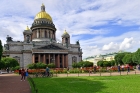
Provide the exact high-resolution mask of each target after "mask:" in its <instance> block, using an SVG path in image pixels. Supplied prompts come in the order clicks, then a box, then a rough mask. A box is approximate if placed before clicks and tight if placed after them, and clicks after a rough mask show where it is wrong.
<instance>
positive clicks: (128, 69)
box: [118, 64, 130, 72]
mask: <svg viewBox="0 0 140 93" xmlns="http://www.w3.org/2000/svg"><path fill="white" fill-rule="evenodd" d="M124 68H125V66H124V65H122V66H120V65H118V72H120V71H121V70H122V71H124ZM126 68H127V71H128V72H130V66H129V64H128V65H126Z"/></svg>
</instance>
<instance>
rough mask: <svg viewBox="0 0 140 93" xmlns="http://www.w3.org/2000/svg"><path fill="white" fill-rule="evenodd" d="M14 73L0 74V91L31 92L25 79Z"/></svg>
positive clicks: (2, 92) (0, 92) (6, 92)
mask: <svg viewBox="0 0 140 93" xmlns="http://www.w3.org/2000/svg"><path fill="white" fill-rule="evenodd" d="M20 78H21V76H19V75H16V74H0V93H31V91H30V85H29V82H28V81H27V80H25V81H20Z"/></svg>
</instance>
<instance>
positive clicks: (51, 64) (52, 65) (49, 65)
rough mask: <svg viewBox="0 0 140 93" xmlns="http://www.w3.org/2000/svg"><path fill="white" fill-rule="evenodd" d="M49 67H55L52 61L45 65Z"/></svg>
mask: <svg viewBox="0 0 140 93" xmlns="http://www.w3.org/2000/svg"><path fill="white" fill-rule="evenodd" d="M47 66H48V67H49V68H55V64H54V63H50V64H48V65H47Z"/></svg>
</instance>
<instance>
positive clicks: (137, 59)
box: [132, 48, 140, 64]
mask: <svg viewBox="0 0 140 93" xmlns="http://www.w3.org/2000/svg"><path fill="white" fill-rule="evenodd" d="M132 60H133V62H134V63H136V64H140V48H139V49H138V50H137V51H136V52H135V53H134V54H133V57H132Z"/></svg>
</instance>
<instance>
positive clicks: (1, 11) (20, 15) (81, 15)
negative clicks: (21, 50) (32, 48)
mask: <svg viewBox="0 0 140 93" xmlns="http://www.w3.org/2000/svg"><path fill="white" fill-rule="evenodd" d="M42 3H44V5H45V7H46V12H47V13H49V14H50V16H51V17H52V19H53V22H54V24H55V26H56V28H57V32H56V37H57V39H58V40H59V41H61V35H62V34H63V32H64V30H65V29H66V30H67V32H68V33H69V34H70V36H71V43H73V44H74V43H75V42H76V41H77V40H79V42H80V45H81V48H82V51H83V58H86V57H89V56H94V55H99V54H106V53H111V52H118V51H119V50H123V51H130V52H135V51H136V50H137V49H138V48H139V47H140V36H139V35H140V0H133V1H132V0H1V2H0V39H1V40H2V43H3V44H4V43H6V42H5V41H6V36H7V35H9V36H12V37H13V40H15V41H17V40H20V41H23V31H24V29H25V28H26V26H27V25H28V26H29V27H31V25H32V23H33V21H34V17H35V15H36V14H37V13H38V12H40V7H41V5H42Z"/></svg>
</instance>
